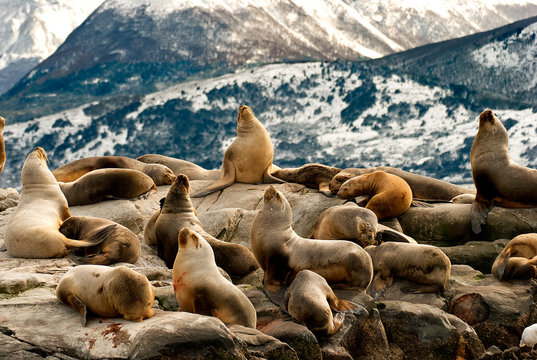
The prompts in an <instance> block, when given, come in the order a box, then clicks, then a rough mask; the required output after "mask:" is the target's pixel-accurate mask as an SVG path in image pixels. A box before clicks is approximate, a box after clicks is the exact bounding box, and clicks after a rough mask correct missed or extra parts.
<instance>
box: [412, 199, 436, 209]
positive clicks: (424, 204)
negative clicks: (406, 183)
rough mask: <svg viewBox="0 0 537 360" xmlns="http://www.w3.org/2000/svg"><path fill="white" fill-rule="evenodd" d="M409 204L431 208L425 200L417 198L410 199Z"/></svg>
mask: <svg viewBox="0 0 537 360" xmlns="http://www.w3.org/2000/svg"><path fill="white" fill-rule="evenodd" d="M410 206H414V207H424V208H431V207H433V206H432V205H431V204H428V203H427V202H425V201H423V200H418V199H415V198H414V199H412V202H411V203H410Z"/></svg>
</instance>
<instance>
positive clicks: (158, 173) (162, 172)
mask: <svg viewBox="0 0 537 360" xmlns="http://www.w3.org/2000/svg"><path fill="white" fill-rule="evenodd" d="M145 169H147V172H146V174H147V175H149V176H150V177H151V178H152V179H155V180H156V182H157V183H158V184H165V185H170V184H171V183H173V181H174V180H175V174H174V173H173V171H171V170H170V168H169V167H167V166H166V165H162V164H146V165H145Z"/></svg>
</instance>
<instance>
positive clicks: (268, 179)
mask: <svg viewBox="0 0 537 360" xmlns="http://www.w3.org/2000/svg"><path fill="white" fill-rule="evenodd" d="M271 168H272V164H271V165H269V166H268V167H267V168H266V169H265V171H264V172H263V184H284V183H285V181H283V180H282V179H278V178H277V177H275V176H272V175H271V174H270V169H271Z"/></svg>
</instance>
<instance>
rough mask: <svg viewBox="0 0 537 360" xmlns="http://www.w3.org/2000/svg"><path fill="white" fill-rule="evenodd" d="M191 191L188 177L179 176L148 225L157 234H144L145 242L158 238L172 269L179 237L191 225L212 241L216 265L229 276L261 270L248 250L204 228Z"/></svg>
mask: <svg viewBox="0 0 537 360" xmlns="http://www.w3.org/2000/svg"><path fill="white" fill-rule="evenodd" d="M189 191H190V182H189V180H188V177H187V176H185V175H181V174H180V175H178V176H177V178H176V179H175V181H174V182H173V184H172V185H171V186H170V189H169V190H168V193H167V194H166V197H165V198H164V201H163V202H162V203H161V209H160V210H158V211H157V212H156V213H154V214H153V215H152V216H151V218H150V219H149V221H148V223H147V224H146V229H154V232H153V231H150V230H148V231H144V238H145V242H146V243H148V242H151V239H156V242H157V250H158V255H159V256H160V257H161V258H162V259H164V262H165V263H166V266H168V267H169V268H170V269H171V268H172V267H173V263H174V261H175V255H176V254H177V235H178V234H179V230H180V229H181V228H182V227H184V226H188V227H189V228H191V229H192V230H193V231H196V232H197V233H199V234H200V235H201V236H203V237H204V238H205V239H206V240H207V241H208V242H209V244H210V245H211V247H212V249H213V251H214V254H215V258H216V263H217V264H218V266H220V267H221V268H222V269H224V270H225V271H226V272H227V273H228V274H229V275H231V276H242V275H246V274H248V273H250V272H251V271H253V270H255V269H257V268H258V267H259V265H258V264H257V261H256V260H255V257H254V255H253V254H252V252H251V251H250V250H248V249H247V248H246V247H244V246H242V245H240V244H235V243H228V242H225V241H221V240H218V239H216V238H215V237H213V236H211V235H210V234H208V233H207V232H206V231H205V230H204V229H203V227H202V225H201V222H200V221H199V219H198V217H197V216H196V213H195V209H194V207H193V206H192V201H191V200H190V196H189Z"/></svg>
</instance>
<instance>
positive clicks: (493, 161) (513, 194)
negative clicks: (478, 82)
mask: <svg viewBox="0 0 537 360" xmlns="http://www.w3.org/2000/svg"><path fill="white" fill-rule="evenodd" d="M508 141H509V136H508V134H507V130H506V129H505V127H504V126H503V124H502V123H501V122H500V120H498V118H497V117H496V116H494V114H493V113H492V111H491V110H489V109H487V110H485V111H483V112H482V113H481V115H479V130H478V131H477V134H476V136H475V139H474V142H473V144H472V149H471V150H470V163H471V165H472V177H473V179H474V185H475V187H476V189H477V192H476V196H475V200H474V202H473V204H472V210H471V212H470V218H471V222H472V231H473V232H474V233H476V234H478V233H480V232H481V225H484V224H486V222H487V216H488V213H489V211H490V210H491V209H492V208H493V207H494V206H495V205H497V206H501V207H507V208H531V207H537V191H535V189H537V170H534V169H529V168H527V167H523V166H520V165H517V164H515V163H514V162H513V161H512V160H511V155H510V154H509V144H508Z"/></svg>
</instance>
